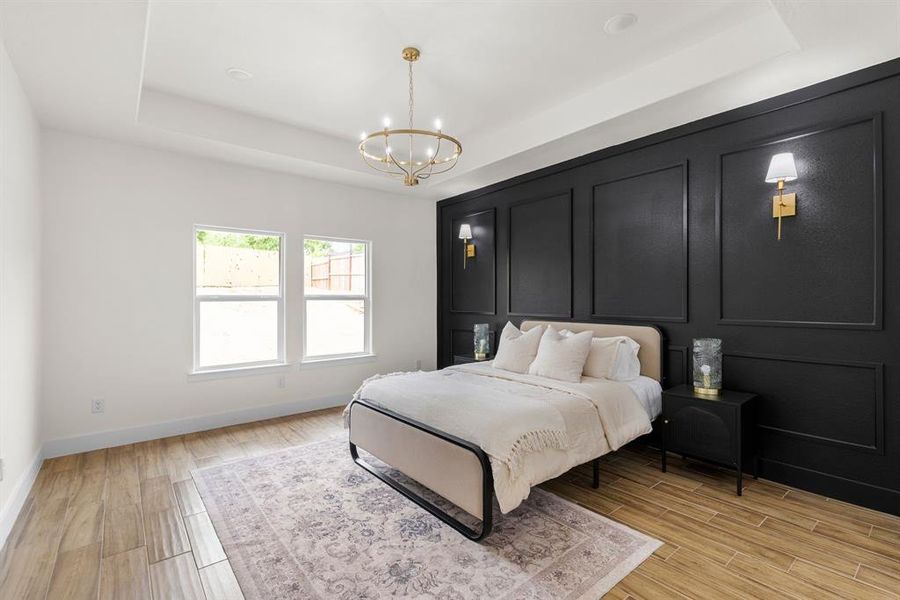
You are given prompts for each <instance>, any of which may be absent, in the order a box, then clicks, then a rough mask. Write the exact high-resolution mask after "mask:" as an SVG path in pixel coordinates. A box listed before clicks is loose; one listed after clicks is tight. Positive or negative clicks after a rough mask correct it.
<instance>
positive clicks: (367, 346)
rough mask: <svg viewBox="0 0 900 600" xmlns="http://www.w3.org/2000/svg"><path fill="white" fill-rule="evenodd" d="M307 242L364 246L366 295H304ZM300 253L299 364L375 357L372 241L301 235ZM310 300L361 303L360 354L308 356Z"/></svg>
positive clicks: (344, 353)
mask: <svg viewBox="0 0 900 600" xmlns="http://www.w3.org/2000/svg"><path fill="white" fill-rule="evenodd" d="M306 240H320V241H323V242H334V243H338V244H365V246H366V262H365V264H366V281H365V291H364V293H363V294H307V292H306V277H305V273H306ZM301 251H302V254H301V255H302V257H303V261H302V268H301V270H300V273H301V276H302V277H303V282H302V284H301V290H302V302H303V306H302V309H301V310H302V315H303V316H302V323H301V327H302V331H301V336H300V337H301V338H302V350H301V354H300V357H301V358H300V362H301V364H307V365H308V364H315V363H324V362H330V361H345V360H352V359H357V358H366V357H371V356H375V351H374V349H373V344H372V241H371V240H361V239H354V238H340V237H334V236H328V235H313V234H303V246H302V248H301ZM309 300H313V301H315V300H362V301H363V350H362V351H360V352H343V353H340V354H316V355H313V356H309V355H308V354H307V347H306V343H307V332H308V331H309V329H308V328H307V310H306V306H307V302H308V301H309Z"/></svg>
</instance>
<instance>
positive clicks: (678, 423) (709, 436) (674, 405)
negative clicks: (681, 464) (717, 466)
mask: <svg viewBox="0 0 900 600" xmlns="http://www.w3.org/2000/svg"><path fill="white" fill-rule="evenodd" d="M663 419H664V426H665V428H666V431H665V435H666V448H667V449H669V450H671V451H673V452H676V453H679V452H680V453H682V454H687V455H690V456H695V457H697V458H705V459H708V460H713V461H716V462H720V463H723V464H726V465H734V464H735V462H736V454H737V453H736V452H735V450H736V447H735V446H736V444H737V439H736V435H735V413H734V409H733V408H732V407H730V406H727V405H726V406H721V407H719V406H716V407H715V408H711V407H709V406H703V405H698V403H696V402H692V401H690V400H686V401H684V402H682V401H681V399H679V398H673V399H671V400H670V401H669V402H667V403H666V413H665V414H664V415H663Z"/></svg>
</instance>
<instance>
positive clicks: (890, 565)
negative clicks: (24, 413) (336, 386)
mask: <svg viewBox="0 0 900 600" xmlns="http://www.w3.org/2000/svg"><path fill="white" fill-rule="evenodd" d="M340 428H341V424H340V412H339V411H338V410H328V411H319V412H315V413H308V414H305V415H296V416H291V417H284V418H279V419H272V420H268V421H261V422H258V423H252V424H248V425H240V426H235V427H226V428H223V429H216V430H213V431H205V432H201V433H193V434H189V435H183V436H175V437H171V438H166V439H161V440H153V441H150V442H144V443H140V444H133V445H128V446H121V447H117V448H110V449H109V450H99V451H96V452H88V453H85V454H78V455H72V456H65V457H61V458H55V459H51V460H47V461H45V462H44V465H43V467H42V469H41V472H40V474H39V475H38V479H37V481H36V483H35V485H34V488H33V490H32V492H31V495H30V496H29V498H28V500H27V502H26V505H25V508H24V509H23V511H22V514H21V515H20V517H19V520H18V521H17V523H16V525H15V528H14V530H13V532H12V535H11V536H10V539H9V541H8V543H7V546H6V549H5V550H4V551H3V553H2V554H0V598H3V599H4V600H6V599H10V600H11V599H17V600H18V599H27V598H52V599H57V598H104V599H106V598H110V599H112V598H115V599H124V598H156V599H159V600H161V599H165V600H174V599H178V598H207V599H209V600H213V599H219V598H228V599H231V598H242V595H241V592H240V588H239V587H238V584H237V581H236V579H235V577H234V573H233V572H232V570H231V567H230V566H229V564H228V560H227V558H226V556H225V553H224V552H223V551H222V546H221V545H220V544H219V541H218V539H217V537H216V533H215V530H214V529H213V527H212V523H211V522H210V520H209V516H208V515H207V514H206V512H205V507H204V505H203V501H202V500H201V499H200V496H199V495H198V494H197V490H196V488H195V487H194V484H193V482H192V480H191V478H190V472H191V469H193V468H195V467H198V466H206V465H211V464H216V463H219V462H222V461H226V460H231V459H235V458H240V457H244V456H251V455H256V454H261V453H265V452H270V451H272V450H276V449H279V448H283V447H286V446H292V445H298V444H304V443H307V442H311V441H315V440H317V439H322V438H324V437H327V436H330V435H332V434H334V433H336V432H338V431H340ZM658 460H659V454H658V453H657V452H656V451H654V450H652V449H649V448H645V447H641V446H638V447H633V448H627V449H624V450H621V451H619V452H617V453H615V454H613V455H610V456H608V457H605V458H604V459H603V464H602V467H601V487H600V489H599V490H593V489H591V488H590V472H589V468H588V467H584V468H579V469H575V470H573V471H571V472H569V473H567V474H566V475H564V476H562V477H560V478H558V479H556V480H553V481H551V482H548V483H546V484H544V487H545V488H546V489H548V490H551V491H553V492H555V493H558V494H560V495H562V496H564V497H567V498H569V499H571V500H573V501H575V502H578V503H579V504H582V505H584V506H587V507H589V508H591V509H592V510H595V511H597V512H600V513H602V514H604V515H608V516H609V517H610V518H611V519H614V520H616V521H620V522H622V523H625V524H626V525H629V526H631V527H634V528H635V529H639V530H641V531H644V532H645V533H647V534H649V535H652V536H654V537H656V538H658V539H660V540H663V541H664V542H665V544H664V545H663V546H662V547H661V548H660V549H659V550H658V551H657V552H656V553H655V555H654V556H652V557H651V558H650V559H649V560H647V561H645V562H644V563H643V564H642V565H641V566H640V567H638V568H637V569H636V570H635V571H634V572H632V573H631V574H630V575H628V576H627V577H626V578H625V579H624V580H623V581H622V582H621V583H620V584H619V585H617V586H616V587H615V588H614V589H613V590H612V591H611V592H610V593H609V594H608V596H607V597H609V598H619V599H626V598H634V599H636V600H637V599H642V598H647V599H656V598H679V599H681V598H716V599H718V598H734V599H744V598H766V599H768V598H778V597H787V598H790V597H794V598H816V599H820V598H898V597H900V596H898V592H900V518H898V517H895V516H891V515H886V514H883V513H878V512H874V511H870V510H866V509H863V508H859V507H856V506H852V505H849V504H845V503H842V502H837V501H834V500H830V499H828V498H824V497H822V496H817V495H814V494H809V493H806V492H802V491H798V490H794V489H789V488H787V487H784V486H781V485H776V484H773V483H769V482H764V481H752V480H751V481H749V482H748V483H747V488H746V490H745V493H744V496H743V497H740V498H739V497H737V496H735V495H734V492H733V487H732V486H733V479H732V477H731V475H730V474H729V473H727V472H724V471H719V470H717V469H714V468H710V467H707V466H704V465H702V464H700V463H695V462H690V461H688V462H684V461H681V460H679V459H677V458H675V457H672V458H671V461H670V464H671V468H670V471H669V472H668V473H661V472H660V471H659V468H658Z"/></svg>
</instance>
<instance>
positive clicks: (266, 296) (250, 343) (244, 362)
mask: <svg viewBox="0 0 900 600" xmlns="http://www.w3.org/2000/svg"><path fill="white" fill-rule="evenodd" d="M283 248H284V235H283V234H281V233H273V232H268V231H249V230H240V229H226V228H220V227H199V226H198V227H194V371H208V370H220V369H231V368H240V367H252V366H263V365H273V364H282V363H283V362H284V282H283V279H284V277H283V271H284V267H283V265H284V263H283V257H282V254H283V253H282V250H283Z"/></svg>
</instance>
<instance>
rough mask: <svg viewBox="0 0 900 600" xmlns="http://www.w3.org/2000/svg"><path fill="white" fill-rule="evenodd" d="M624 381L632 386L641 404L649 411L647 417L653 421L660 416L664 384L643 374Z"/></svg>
mask: <svg viewBox="0 0 900 600" xmlns="http://www.w3.org/2000/svg"><path fill="white" fill-rule="evenodd" d="M622 383H624V384H625V385H627V386H628V387H630V388H631V391H632V392H634V395H635V396H637V399H638V401H639V402H640V403H641V406H643V407H644V410H645V411H647V418H649V419H650V420H651V421H652V420H653V419H655V418H656V417H658V416H659V414H660V413H661V412H662V386H661V385H659V382H658V381H657V380H655V379H653V378H652V377H646V376H644V375H641V376H640V377H638V378H637V379H632V380H631V381H623V382H622Z"/></svg>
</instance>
